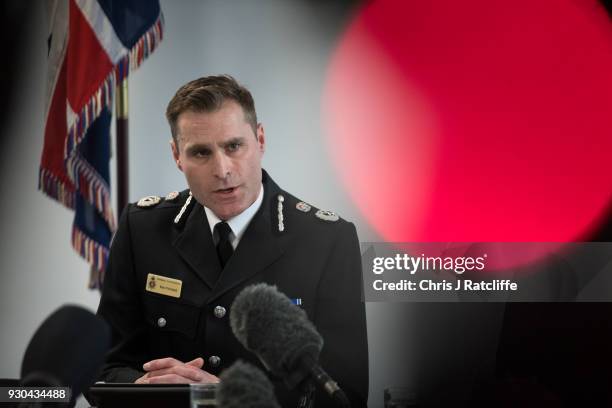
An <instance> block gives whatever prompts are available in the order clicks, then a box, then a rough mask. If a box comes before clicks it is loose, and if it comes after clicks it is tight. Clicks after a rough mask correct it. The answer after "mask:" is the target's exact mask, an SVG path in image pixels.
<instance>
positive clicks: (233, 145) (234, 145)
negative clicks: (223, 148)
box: [227, 142, 240, 152]
mask: <svg viewBox="0 0 612 408" xmlns="http://www.w3.org/2000/svg"><path fill="white" fill-rule="evenodd" d="M239 148H240V143H237V142H236V143H230V144H228V145H227V150H228V151H230V152H235V151H236V150H238V149H239Z"/></svg>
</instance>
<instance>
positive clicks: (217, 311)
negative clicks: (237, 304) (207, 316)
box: [214, 306, 226, 319]
mask: <svg viewBox="0 0 612 408" xmlns="http://www.w3.org/2000/svg"><path fill="white" fill-rule="evenodd" d="M225 313H226V310H225V308H224V307H223V306H215V310H214V314H215V317H217V318H219V319H221V318H222V317H223V316H225Z"/></svg>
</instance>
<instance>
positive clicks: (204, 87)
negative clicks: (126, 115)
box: [166, 75, 257, 144]
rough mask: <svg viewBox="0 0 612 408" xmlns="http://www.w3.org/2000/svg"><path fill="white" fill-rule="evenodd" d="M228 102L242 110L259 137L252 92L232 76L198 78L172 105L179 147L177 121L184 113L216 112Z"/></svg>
mask: <svg viewBox="0 0 612 408" xmlns="http://www.w3.org/2000/svg"><path fill="white" fill-rule="evenodd" d="M228 99H229V100H232V101H235V102H237V103H238V104H239V105H240V106H241V107H242V111H243V113H244V119H245V121H246V122H247V123H248V124H249V125H251V127H252V128H253V132H254V133H255V136H257V113H255V102H254V101H253V96H252V95H251V93H250V92H249V90H248V89H246V88H245V87H243V86H242V85H240V84H239V83H238V82H237V81H236V80H235V79H234V78H232V77H231V76H229V75H212V76H207V77H202V78H198V79H194V80H193V81H191V82H188V83H186V84H185V85H183V86H181V87H180V88H179V90H178V91H176V94H174V96H173V97H172V99H171V100H170V103H168V108H166V118H167V119H168V123H169V124H170V131H171V132H172V138H173V139H174V142H175V143H177V144H178V139H177V138H178V125H177V121H178V117H179V115H180V114H181V113H183V112H188V111H192V112H214V111H216V110H217V109H220V108H221V106H222V105H223V103H224V102H225V101H226V100H228Z"/></svg>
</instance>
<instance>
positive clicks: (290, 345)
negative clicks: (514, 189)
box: [230, 283, 323, 377]
mask: <svg viewBox="0 0 612 408" xmlns="http://www.w3.org/2000/svg"><path fill="white" fill-rule="evenodd" d="M230 325H231V327H232V331H233V332H234V335H235V336H236V338H237V339H238V341H239V342H240V343H241V344H242V345H243V346H244V347H245V348H247V349H248V350H250V351H252V352H254V353H255V354H257V355H258V357H259V358H260V360H261V361H262V362H263V364H264V365H265V366H266V368H268V369H269V370H270V371H271V372H273V373H274V374H277V375H280V376H283V377H284V376H287V375H289V374H290V373H291V371H292V370H293V369H294V368H295V365H296V364H297V361H298V359H300V358H301V357H304V356H305V355H308V356H309V357H312V359H313V360H314V361H317V360H318V359H319V354H320V352H321V348H322V347H323V338H322V337H321V335H320V334H319V332H317V329H316V328H315V327H314V325H313V324H312V323H311V322H310V320H308V317H307V316H306V312H304V311H303V310H302V309H300V308H299V307H297V306H296V305H294V304H293V303H292V302H291V300H290V299H289V298H288V297H287V296H285V295H284V294H283V293H281V292H279V291H278V290H277V288H276V286H270V285H267V284H265V283H259V284H256V285H251V286H247V287H246V288H244V289H243V290H242V292H240V294H238V296H236V299H235V300H234V303H233V305H232V307H231V311H230Z"/></svg>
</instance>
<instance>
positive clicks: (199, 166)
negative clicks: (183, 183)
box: [171, 101, 265, 220]
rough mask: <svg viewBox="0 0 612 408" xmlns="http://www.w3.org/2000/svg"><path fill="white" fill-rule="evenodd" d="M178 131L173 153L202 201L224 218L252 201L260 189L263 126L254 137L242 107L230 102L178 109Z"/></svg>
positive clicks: (230, 216) (245, 207)
mask: <svg viewBox="0 0 612 408" xmlns="http://www.w3.org/2000/svg"><path fill="white" fill-rule="evenodd" d="M177 130H178V146H177V145H176V144H175V143H174V141H172V142H171V144H172V154H173V156H174V159H175V161H176V163H177V166H178V168H179V169H180V170H181V171H182V172H183V173H185V177H186V178H187V184H189V188H190V189H191V193H192V194H193V196H194V198H195V199H196V200H198V202H199V203H200V204H202V205H204V206H206V207H208V208H210V209H211V210H212V211H213V212H214V213H215V214H216V215H217V217H219V218H221V219H222V220H227V219H229V218H232V217H234V216H236V215H238V214H240V213H241V212H243V211H244V210H245V209H247V208H248V207H249V206H250V205H251V204H253V202H254V201H255V199H257V196H258V194H259V191H260V188H261V158H262V156H263V153H264V146H265V140H264V131H263V127H262V126H261V124H260V125H258V126H257V132H256V133H257V134H256V135H254V134H253V128H252V127H251V126H250V125H249V124H248V123H247V122H246V121H245V118H244V113H243V111H242V107H241V106H240V105H239V104H237V103H235V102H233V101H228V102H225V103H224V104H223V105H222V107H221V108H220V109H219V110H217V111H215V112H183V113H181V114H180V115H179V117H178V121H177Z"/></svg>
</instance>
